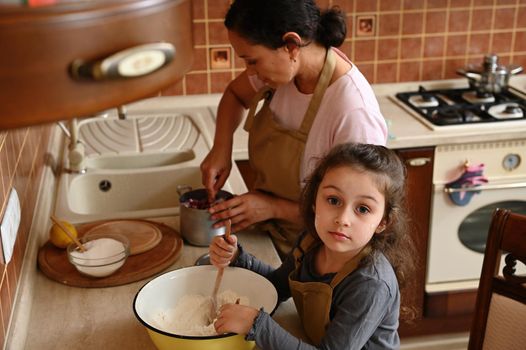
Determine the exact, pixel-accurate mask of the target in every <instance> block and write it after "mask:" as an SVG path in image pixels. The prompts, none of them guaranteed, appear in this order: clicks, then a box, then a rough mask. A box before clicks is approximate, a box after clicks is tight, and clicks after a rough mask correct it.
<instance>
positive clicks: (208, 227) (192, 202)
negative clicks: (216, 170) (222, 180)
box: [177, 185, 233, 247]
mask: <svg viewBox="0 0 526 350" xmlns="http://www.w3.org/2000/svg"><path fill="white" fill-rule="evenodd" d="M177 192H178V193H179V203H180V207H179V208H180V211H179V215H180V220H181V235H182V236H183V238H184V239H185V240H186V241H188V243H190V244H192V245H196V246H202V247H206V246H208V245H209V244H210V242H211V240H212V238H213V237H214V236H221V235H223V234H224V233H225V227H224V226H221V227H218V228H214V227H213V225H214V224H215V223H216V222H217V221H213V220H210V213H209V212H208V207H209V204H207V203H208V193H207V191H206V189H204V188H201V189H197V190H192V188H191V187H190V186H187V185H179V186H177ZM232 197H233V195H232V194H231V193H229V192H227V191H223V190H220V191H219V192H218V193H217V195H216V201H220V200H227V199H230V198H232Z"/></svg>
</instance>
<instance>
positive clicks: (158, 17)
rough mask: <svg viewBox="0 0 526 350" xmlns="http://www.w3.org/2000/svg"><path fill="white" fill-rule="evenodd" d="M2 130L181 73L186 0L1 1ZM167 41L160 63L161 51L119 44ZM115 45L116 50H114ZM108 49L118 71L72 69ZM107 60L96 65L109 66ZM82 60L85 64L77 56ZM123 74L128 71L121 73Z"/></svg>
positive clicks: (188, 17) (154, 85)
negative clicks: (100, 75)
mask: <svg viewBox="0 0 526 350" xmlns="http://www.w3.org/2000/svg"><path fill="white" fill-rule="evenodd" d="M0 43H1V44H0V47H1V49H0V51H1V54H0V91H1V94H0V130H3V129H8V128H15V127H21V126H28V125H32V124H39V123H45V122H51V121H56V120H61V119H69V118H73V117H85V116H90V115H93V114H94V113H97V112H101V111H103V110H106V109H108V108H112V107H117V106H120V105H122V104H125V103H129V102H133V101H136V100H139V99H142V98H145V97H150V96H154V95H156V94H157V93H158V92H159V91H161V90H162V89H164V88H166V87H167V86H170V85H171V84H173V83H175V82H177V81H179V80H180V79H181V78H182V77H183V75H184V74H185V73H186V72H187V71H188V70H189V69H190V67H191V64H192V58H193V43H192V11H191V1H190V0H127V1H120V0H119V1H117V0H111V1H69V2H68V1H65V3H60V4H57V5H53V6H41V7H27V6H14V5H13V6H5V5H0ZM154 43H164V44H165V45H171V46H172V47H173V50H174V54H173V59H172V60H170V61H169V63H167V64H166V65H165V66H162V68H160V69H158V70H155V71H152V72H151V73H148V74H146V73H145V72H143V75H130V74H129V72H128V73H127V74H123V73H122V72H123V71H122V70H121V68H122V69H124V68H126V70H124V72H125V71H129V70H130V69H132V68H133V69H132V71H133V72H134V73H133V74H138V73H137V72H138V71H141V69H144V68H145V67H148V66H149V65H151V64H152V62H159V60H160V58H159V56H158V55H153V54H150V55H146V54H145V53H144V52H143V54H142V55H134V56H133V57H134V59H133V60H131V59H130V57H131V55H129V56H128V55H126V56H124V57H123V51H126V50H128V51H129V49H131V48H135V49H137V47H139V46H140V47H143V46H144V45H147V44H154ZM117 53H119V54H120V55H117ZM108 57H112V58H113V59H112V60H111V62H115V61H117V57H120V62H123V63H124V62H125V63H126V64H122V65H119V67H118V71H119V72H120V73H121V74H120V75H119V78H112V79H105V80H91V79H79V78H76V77H75V74H73V73H72V71H74V69H73V68H74V67H75V66H76V64H74V62H75V63H78V64H79V65H80V62H85V63H93V62H101V60H103V59H105V58H108ZM109 61H110V60H107V59H106V60H104V64H100V65H94V66H95V67H97V69H93V70H94V71H97V72H100V71H104V67H108V65H109V66H113V65H111V64H109ZM82 66H84V65H83V64H82ZM122 76H125V78H123V77H122Z"/></svg>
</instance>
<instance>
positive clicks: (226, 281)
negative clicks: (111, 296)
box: [133, 265, 278, 350]
mask: <svg viewBox="0 0 526 350" xmlns="http://www.w3.org/2000/svg"><path fill="white" fill-rule="evenodd" d="M216 274H217V269H216V268H215V267H213V266H211V265H201V266H191V267H186V268H181V269H178V270H173V271H170V272H167V273H165V274H162V275H160V276H158V277H156V278H154V279H153V280H151V281H150V282H148V283H146V284H145V285H144V286H143V287H142V288H141V289H140V290H139V291H138V292H137V294H136V295H135V300H134V301H133V311H134V313H135V316H136V317H137V319H138V320H139V321H140V322H141V323H142V324H143V325H144V326H145V327H146V330H147V332H148V334H149V336H150V338H151V339H152V341H153V343H154V344H155V346H156V347H157V348H158V349H159V350H167V349H181V350H202V349H207V350H250V349H253V348H254V346H255V343H254V342H251V341H246V340H245V339H244V335H237V334H233V333H230V334H223V335H215V336H184V335H179V334H174V333H170V332H169V331H166V330H162V329H159V328H158V327H157V325H156V322H155V315H157V314H158V313H159V312H160V311H163V310H168V309H171V308H174V307H175V305H176V304H177V302H178V300H179V299H180V298H181V297H183V296H185V295H189V294H201V295H211V294H212V289H213V287H214V281H215V277H216ZM224 290H232V291H234V292H235V293H236V294H238V295H239V296H246V297H248V300H249V302H250V306H253V307H254V308H257V309H259V308H261V307H263V308H264V310H265V311H267V312H270V313H271V312H273V311H274V309H275V308H276V306H277V302H278V294H277V291H276V288H274V286H273V285H272V283H270V282H269V281H268V280H267V279H266V278H264V277H262V276H260V275H258V274H256V273H254V272H252V271H250V270H246V269H242V268H238V267H228V268H226V269H225V272H224V275H223V279H222V282H221V288H220V289H219V293H221V292H222V291H224Z"/></svg>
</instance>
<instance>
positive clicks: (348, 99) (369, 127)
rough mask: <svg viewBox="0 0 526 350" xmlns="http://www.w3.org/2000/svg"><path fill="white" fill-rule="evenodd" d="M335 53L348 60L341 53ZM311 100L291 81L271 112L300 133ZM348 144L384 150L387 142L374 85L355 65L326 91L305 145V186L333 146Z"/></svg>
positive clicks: (255, 81) (254, 80)
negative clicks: (354, 143)
mask: <svg viewBox="0 0 526 350" xmlns="http://www.w3.org/2000/svg"><path fill="white" fill-rule="evenodd" d="M333 50H334V52H335V53H337V54H339V55H340V56H342V57H343V58H344V59H346V60H348V58H347V57H346V56H344V55H343V53H342V52H341V51H339V50H336V49H333ZM249 79H250V81H251V84H252V86H253V87H254V89H255V90H259V89H260V88H261V87H263V86H264V84H263V82H262V81H261V80H259V79H258V78H257V76H255V75H253V76H250V77H249ZM311 97H312V94H303V93H301V92H300V91H299V90H298V89H297V88H296V85H295V84H294V81H291V82H290V83H288V84H286V85H282V86H279V87H278V88H277V89H276V92H275V93H274V96H273V97H272V101H271V102H270V109H271V110H272V112H273V113H274V115H275V116H276V121H277V122H278V123H279V124H280V125H281V126H283V127H285V128H287V129H292V130H297V129H299V128H300V126H301V122H302V121H303V117H304V116H305V112H306V111H307V108H308V106H309V103H310V100H311ZM345 142H360V143H371V144H376V145H384V146H385V144H386V142H387V125H386V123H385V119H384V117H383V116H382V113H381V112H380V106H379V105H378V101H377V100H376V97H375V95H374V92H373V90H372V88H371V85H370V84H369V82H368V81H367V79H365V77H364V76H363V74H362V73H361V72H360V71H359V70H358V68H357V67H356V66H355V65H354V64H353V65H352V68H351V69H350V70H349V71H348V72H347V73H346V74H345V75H343V76H341V77H340V78H338V79H337V80H336V81H334V82H333V83H332V84H331V85H329V86H328V87H327V90H326V91H325V95H324V96H323V99H322V101H321V104H320V108H319V110H318V113H317V115H316V118H315V119H314V122H313V125H312V127H311V130H310V133H309V136H308V139H307V143H306V145H305V154H304V156H303V161H302V166H301V170H300V171H301V180H302V183H303V180H304V179H305V178H306V177H307V176H308V175H309V174H310V172H311V171H312V170H313V169H314V167H315V166H316V163H317V161H318V159H320V158H321V157H323V155H324V154H325V153H327V152H328V151H329V150H330V149H331V148H332V147H333V146H335V145H338V144H341V143H345Z"/></svg>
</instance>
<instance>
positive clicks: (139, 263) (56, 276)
mask: <svg viewBox="0 0 526 350" xmlns="http://www.w3.org/2000/svg"><path fill="white" fill-rule="evenodd" d="M141 221H145V220H141ZM145 222H149V223H151V224H153V225H155V226H156V227H157V228H158V229H159V230H160V231H161V234H162V239H161V242H160V243H159V244H157V245H156V246H155V247H153V248H152V249H150V250H148V251H146V252H144V253H142V254H137V255H130V256H129V257H128V259H127V260H126V264H124V266H122V267H121V268H120V269H118V270H117V271H115V273H113V274H111V275H109V276H107V277H100V278H92V277H89V276H86V275H82V274H80V273H79V272H78V271H77V269H76V268H75V267H74V266H73V265H72V264H71V263H70V262H69V260H68V257H67V254H66V252H65V251H64V250H63V249H58V248H56V247H55V246H54V245H53V244H52V243H51V242H46V243H45V244H44V245H43V246H42V247H41V248H40V249H39V251H38V267H39V269H40V271H42V273H43V274H44V275H46V276H47V277H48V278H50V279H51V280H54V281H56V282H58V283H62V284H64V285H67V286H74V287H82V288H101V287H114V286H120V285H124V284H128V283H132V282H136V281H140V280H144V279H146V278H149V277H152V276H154V275H157V274H159V273H161V272H162V271H164V270H165V269H167V268H168V267H170V266H172V265H173V264H174V263H175V262H176V261H177V260H178V259H179V258H180V257H181V253H182V251H183V240H182V238H181V236H180V235H179V233H178V232H177V231H175V230H173V229H172V228H171V227H169V226H167V225H165V224H162V223H158V222H153V221H145ZM99 224H100V222H96V223H87V224H82V225H78V226H77V231H78V233H79V236H80V237H82V236H83V235H84V234H85V233H86V232H87V231H89V230H90V229H91V228H93V227H95V226H97V225H99ZM209 283H210V282H209Z"/></svg>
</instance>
